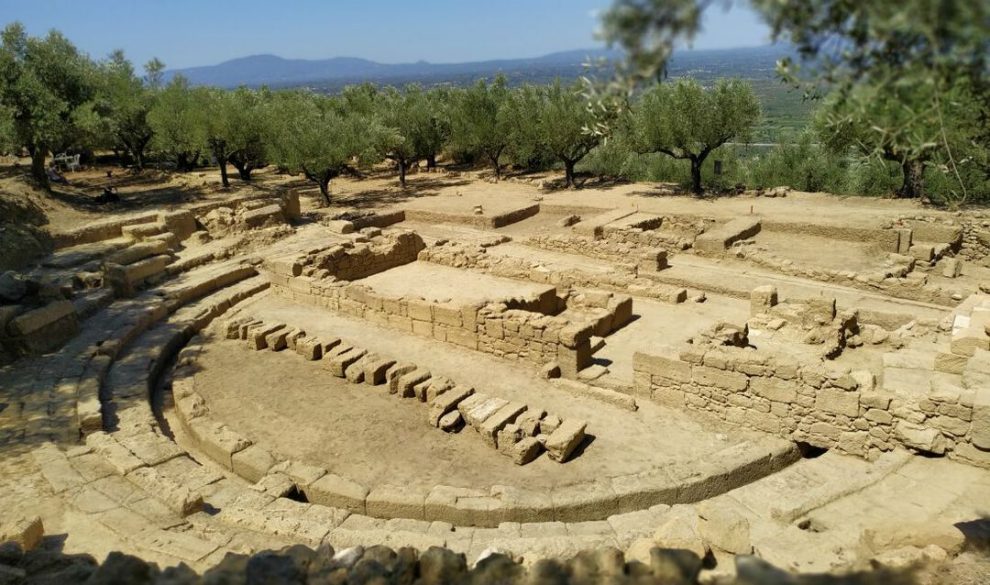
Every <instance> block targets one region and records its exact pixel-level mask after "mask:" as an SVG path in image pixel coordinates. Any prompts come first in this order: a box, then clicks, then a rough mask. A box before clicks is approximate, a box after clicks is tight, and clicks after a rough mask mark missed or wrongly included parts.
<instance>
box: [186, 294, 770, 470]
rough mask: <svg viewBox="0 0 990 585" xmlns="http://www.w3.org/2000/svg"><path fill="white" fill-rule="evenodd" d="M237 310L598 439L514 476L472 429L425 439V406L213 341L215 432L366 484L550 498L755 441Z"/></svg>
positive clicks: (431, 348)
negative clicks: (583, 424)
mask: <svg viewBox="0 0 990 585" xmlns="http://www.w3.org/2000/svg"><path fill="white" fill-rule="evenodd" d="M244 310H245V311H248V312H249V314H251V315H254V316H256V317H257V318H261V319H264V320H270V321H272V322H276V321H280V322H284V323H287V324H290V325H296V324H299V325H302V326H304V327H305V329H306V332H307V333H308V334H311V335H317V336H321V337H324V338H327V339H329V338H331V337H332V336H337V337H341V338H343V339H344V340H346V341H348V342H349V343H352V344H354V345H356V346H358V347H363V348H366V349H368V350H369V351H373V352H376V353H379V354H381V355H387V356H392V357H393V358H394V359H398V360H400V361H409V362H412V363H416V364H418V365H420V366H421V367H425V368H427V369H429V370H430V371H431V372H433V374H434V375H443V376H446V377H448V378H450V379H452V380H454V381H455V382H463V383H465V384H467V385H470V386H473V387H475V389H476V390H477V391H479V392H484V393H487V394H490V395H493V396H500V397H502V398H505V399H508V400H518V401H523V402H525V403H527V404H529V405H531V406H533V407H534V408H542V409H544V410H547V411H548V412H552V413H556V414H558V415H560V416H562V417H573V418H580V419H582V420H585V421H587V422H588V433H589V434H590V435H592V436H593V437H594V438H593V440H591V441H590V442H588V443H587V444H586V445H585V447H584V448H583V450H582V451H581V453H580V455H579V456H576V457H574V458H573V459H572V460H570V461H568V462H566V463H564V464H560V463H555V462H553V461H551V460H549V459H548V458H547V457H546V456H545V455H544V456H541V457H539V458H538V459H537V460H536V461H534V462H533V463H530V464H528V465H525V466H521V467H520V466H516V465H514V464H513V463H512V461H511V460H510V459H509V458H507V457H505V456H503V455H500V454H499V453H498V452H497V451H496V450H495V449H493V448H492V447H489V446H487V445H486V444H485V443H484V442H483V441H482V439H481V437H480V436H479V435H477V433H476V432H475V431H473V430H471V429H465V430H463V431H461V432H460V433H458V434H452V435H447V434H445V433H443V432H442V431H440V430H439V429H436V428H433V427H431V426H430V425H429V424H428V422H427V419H426V417H427V410H428V409H427V406H426V405H425V404H422V403H419V402H418V401H416V400H414V399H405V400H403V399H400V398H398V397H396V396H394V395H388V394H387V393H386V392H385V390H384V389H383V388H381V387H368V386H364V385H353V384H349V383H347V382H346V381H342V380H340V379H338V378H335V377H333V375H332V374H330V372H328V371H327V370H325V369H324V368H323V367H322V366H321V365H320V363H318V362H317V363H313V362H307V361H305V360H303V359H302V358H301V357H300V356H298V355H295V354H291V353H289V352H280V353H273V352H269V351H262V352H252V351H250V350H248V349H247V348H246V347H245V346H244V345H242V344H240V343H236V342H228V341H219V340H216V339H211V340H210V343H209V344H207V346H206V347H207V351H206V355H205V357H204V358H203V360H202V363H203V364H204V367H203V369H202V371H201V372H199V373H198V374H197V375H196V389H197V391H199V392H200V393H201V394H202V395H203V396H204V398H205V399H206V401H207V403H208V404H209V405H210V408H211V409H213V410H214V411H215V412H217V414H218V417H219V418H220V419H221V420H224V421H226V422H227V423H228V424H229V425H230V426H231V427H232V428H234V429H238V430H239V431H240V432H241V433H242V434H244V435H245V436H248V437H251V438H252V439H253V440H255V441H256V442H259V443H261V444H263V445H269V446H271V447H272V448H274V449H275V450H276V451H279V452H281V453H283V454H284V455H286V456H293V457H300V458H302V459H306V460H308V461H311V462H313V463H314V464H318V465H324V466H328V467H330V468H332V469H335V470H337V471H339V472H340V473H341V474H342V475H345V476H350V477H354V478H355V479H358V480H360V481H365V482H369V483H371V484H374V483H394V484H398V485H401V484H404V483H412V484H416V485H424V486H432V485H435V484H437V483H445V484H448V485H455V486H463V487H483V488H487V487H489V486H491V485H498V484H502V485H519V486H529V487H533V488H540V487H542V488H549V487H551V486H553V485H568V484H573V483H578V482H582V481H591V480H594V479H603V478H606V477H612V476H617V475H622V474H627V473H634V472H640V471H647V470H651V469H658V468H663V467H664V466H667V465H671V464H673V463H675V462H688V461H692V460H696V459H697V458H699V457H704V456H705V455H706V454H711V453H713V452H715V451H718V450H721V449H724V448H727V447H729V446H731V445H733V444H737V443H738V442H740V441H743V440H746V438H747V437H756V436H757V435H756V434H753V433H750V432H746V431H741V430H729V427H727V426H722V425H717V424H713V423H712V422H711V421H707V420H702V419H698V420H694V419H692V418H691V417H685V416H683V415H682V414H680V413H677V412H675V411H672V410H668V409H666V408H663V407H660V406H659V405H656V404H652V403H650V402H649V401H641V403H642V404H641V406H640V409H639V411H637V412H635V413H633V412H629V411H627V410H624V409H621V408H618V407H615V406H611V405H608V404H605V403H603V402H599V401H596V400H592V399H588V398H585V397H579V396H576V395H574V394H571V393H569V392H567V391H565V390H562V389H560V388H558V387H556V386H554V385H553V384H552V383H549V382H546V381H541V380H539V379H537V377H536V368H535V367H534V366H529V365H525V364H519V363H513V362H505V361H503V360H500V359H498V358H496V357H494V356H490V355H487V354H480V353H478V352H474V351H470V350H466V349H461V348H457V347H454V346H451V345H449V344H445V343H441V342H437V341H434V340H431V339H424V338H422V337H417V336H414V335H412V334H407V333H401V332H397V331H394V330H390V329H384V328H381V327H378V326H375V325H372V324H369V323H367V322H364V321H360V320H353V319H349V318H346V317H344V316H341V315H339V314H336V313H331V312H328V311H325V310H322V309H319V308H314V307H310V306H306V305H297V304H294V303H290V302H286V301H285V300H284V299H280V298H276V297H274V296H271V295H269V296H267V297H265V298H261V299H258V300H257V301H253V302H251V303H250V304H249V305H246V306H245V309H244ZM657 421H663V423H662V424H660V425H658V424H657ZM385 453H388V454H389V455H388V456H387V457H385V456H383V454H385Z"/></svg>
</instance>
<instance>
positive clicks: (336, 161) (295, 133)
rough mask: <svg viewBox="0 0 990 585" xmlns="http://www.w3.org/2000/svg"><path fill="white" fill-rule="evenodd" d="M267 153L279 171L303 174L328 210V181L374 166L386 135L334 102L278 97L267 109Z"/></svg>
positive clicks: (300, 96)
mask: <svg viewBox="0 0 990 585" xmlns="http://www.w3.org/2000/svg"><path fill="white" fill-rule="evenodd" d="M267 110H268V112H269V114H268V117H269V120H270V122H271V126H270V129H269V138H268V152H269V154H270V156H271V159H272V160H273V162H275V163H276V164H279V165H280V166H284V167H287V168H288V169H290V170H292V171H295V172H301V173H302V174H303V175H304V176H305V177H306V178H307V179H309V180H310V181H312V182H313V183H316V185H317V186H319V188H320V195H322V197H323V203H324V204H325V205H327V206H329V205H330V181H332V180H333V179H335V178H337V177H338V176H340V175H341V174H343V173H345V172H348V171H353V170H354V165H356V164H359V163H362V162H374V161H375V160H376V159H377V158H378V155H379V150H378V147H379V145H380V144H382V142H383V140H382V137H381V134H382V132H384V130H383V129H382V128H381V126H380V125H379V124H378V123H377V122H376V121H375V120H374V119H372V118H369V117H368V116H366V115H363V114H360V113H355V112H352V111H348V110H347V109H345V108H343V107H341V104H340V103H339V101H338V100H336V99H334V98H328V97H322V96H315V95H311V94H307V93H303V92H286V93H280V94H277V95H276V96H275V97H274V99H272V100H271V101H270V103H269V105H268V108H267Z"/></svg>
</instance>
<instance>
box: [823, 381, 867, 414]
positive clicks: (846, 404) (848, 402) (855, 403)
mask: <svg viewBox="0 0 990 585" xmlns="http://www.w3.org/2000/svg"><path fill="white" fill-rule="evenodd" d="M815 408H816V409H818V410H821V411H824V412H827V413H830V414H841V415H844V416H848V417H850V418H855V417H856V416H859V393H858V392H846V391H845V390H841V389H835V388H823V389H821V390H819V391H818V393H817V395H816V396H815Z"/></svg>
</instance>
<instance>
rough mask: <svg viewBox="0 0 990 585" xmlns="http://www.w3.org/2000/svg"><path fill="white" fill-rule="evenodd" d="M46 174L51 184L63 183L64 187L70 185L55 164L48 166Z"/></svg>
mask: <svg viewBox="0 0 990 585" xmlns="http://www.w3.org/2000/svg"><path fill="white" fill-rule="evenodd" d="M45 173H46V174H47V175H48V182H49V183H61V184H63V185H68V184H69V180H68V179H66V178H65V177H64V176H63V175H62V173H60V172H58V168H57V167H56V166H55V163H52V164H50V165H48V168H47V169H46V170H45Z"/></svg>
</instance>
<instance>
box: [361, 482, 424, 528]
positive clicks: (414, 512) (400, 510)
mask: <svg viewBox="0 0 990 585" xmlns="http://www.w3.org/2000/svg"><path fill="white" fill-rule="evenodd" d="M426 494H427V492H426V490H422V489H418V488H415V487H413V486H409V485H404V486H391V485H381V486H376V487H375V488H374V489H372V490H371V491H370V492H368V496H367V498H366V499H365V506H366V509H367V514H368V515H369V516H373V517H375V518H410V519H413V520H424V519H425V518H426V516H425V508H424V505H425V502H426Z"/></svg>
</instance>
